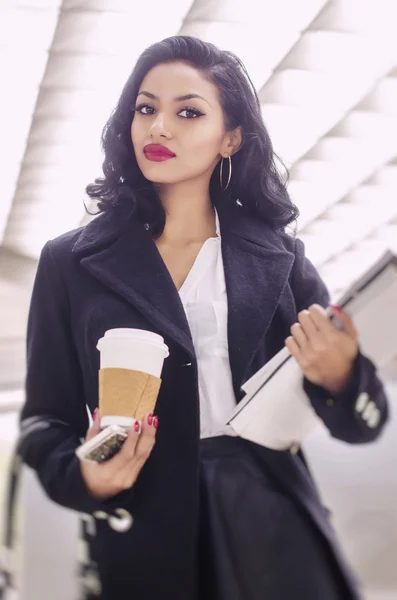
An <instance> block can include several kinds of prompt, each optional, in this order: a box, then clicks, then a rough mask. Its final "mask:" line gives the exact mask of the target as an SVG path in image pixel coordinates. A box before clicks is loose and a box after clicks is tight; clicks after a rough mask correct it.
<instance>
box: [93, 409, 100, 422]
mask: <svg viewBox="0 0 397 600" xmlns="http://www.w3.org/2000/svg"><path fill="white" fill-rule="evenodd" d="M98 414H99V408H96V409H95V410H94V414H93V416H92V418H93V420H94V421H96V420H97V418H98Z"/></svg>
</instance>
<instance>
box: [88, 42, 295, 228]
mask: <svg viewBox="0 0 397 600" xmlns="http://www.w3.org/2000/svg"><path fill="white" fill-rule="evenodd" d="M174 61H185V62H187V63H188V64H190V65H192V66H193V67H195V68H196V69H199V70H200V72H201V73H203V75H204V76H205V77H206V78H207V79H208V80H209V81H211V82H212V83H213V84H214V85H215V86H216V87H217V88H218V93H219V98H220V103H221V105H222V108H223V113H224V119H225V128H226V130H227V131H232V130H233V129H235V128H236V127H238V126H240V127H241V129H242V133H243V143H242V146H241V148H240V150H239V151H238V152H237V153H236V154H235V155H234V156H233V176H232V180H231V183H230V185H229V188H228V189H227V191H226V192H224V191H223V190H222V188H221V186H220V182H219V165H218V166H217V167H216V168H215V169H214V173H213V174H212V177H211V181H210V196H211V201H212V202H213V203H214V204H216V201H217V198H219V196H220V195H226V196H228V197H229V199H230V201H231V202H233V201H235V202H237V203H239V204H240V205H242V206H243V207H245V208H246V209H247V210H248V211H249V212H250V213H252V214H253V215H255V216H256V217H258V218H260V219H262V220H263V221H266V222H267V223H269V224H270V225H271V226H272V227H274V228H276V229H279V228H281V229H284V228H285V227H286V226H287V225H288V224H290V223H291V222H293V221H295V220H296V219H297V217H298V215H299V210H298V208H297V207H296V206H295V205H294V204H293V203H292V201H291V200H290V198H289V195H288V192H287V189H286V179H285V180H283V178H282V177H281V175H280V173H279V171H278V169H277V166H276V159H278V157H277V156H276V155H275V153H274V151H273V147H272V143H271V140H270V138H269V134H268V132H267V130H266V127H265V125H264V122H263V119H262V114H261V107H260V102H259V99H258V96H257V94H256V91H255V88H254V86H253V84H252V81H251V79H250V77H249V75H248V73H247V71H246V69H245V67H244V65H243V63H242V62H241V60H240V59H239V58H238V57H237V56H235V55H234V54H233V53H232V52H228V51H222V50H219V49H218V48H217V47H216V46H214V45H213V44H210V43H208V42H204V41H202V40H200V39H197V38H195V37H190V36H174V37H170V38H167V39H165V40H163V41H161V42H158V43H156V44H153V45H152V46H150V47H149V48H147V49H146V50H145V51H144V52H143V53H142V54H141V56H140V57H139V59H138V62H137V63H136V65H135V68H134V70H133V71H132V73H131V75H130V76H129V78H128V80H127V82H126V84H125V86H124V88H123V90H122V93H121V96H120V99H119V101H118V103H117V106H116V108H115V109H114V111H113V112H112V114H111V116H110V118H109V120H108V122H107V123H106V125H105V127H104V129H103V132H102V138H101V143H102V149H103V151H104V155H105V158H104V162H103V165H102V169H103V174H104V177H101V178H98V179H95V182H94V183H90V184H89V185H88V186H87V187H86V193H87V194H88V196H89V197H90V198H91V199H92V200H94V201H95V202H96V205H97V207H98V213H96V214H99V213H102V212H103V213H105V212H110V211H117V210H121V211H123V214H125V213H128V215H132V214H133V213H135V216H137V217H138V218H139V219H142V221H143V222H147V223H149V225H150V228H151V230H152V232H153V234H154V235H155V236H156V237H158V236H159V235H161V233H162V231H163V228H164V224H165V211H164V208H163V206H162V204H161V202H160V199H159V197H158V194H157V193H156V190H155V188H154V185H153V183H152V182H150V181H149V180H148V179H146V178H145V177H144V175H143V174H142V171H141V170H140V168H139V167H138V164H137V161H136V158H135V153H134V149H133V146H132V141H131V123H132V120H133V118H134V108H135V102H136V98H137V95H138V92H139V88H140V85H141V83H142V81H143V79H144V77H145V76H146V74H147V73H148V72H149V71H150V69H152V68H153V67H155V66H156V65H158V64H161V63H167V62H174ZM278 160H280V159H278ZM280 163H281V161H280Z"/></svg>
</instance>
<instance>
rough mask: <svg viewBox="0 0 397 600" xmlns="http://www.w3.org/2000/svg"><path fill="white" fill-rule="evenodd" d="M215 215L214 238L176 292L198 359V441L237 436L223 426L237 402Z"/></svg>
mask: <svg viewBox="0 0 397 600" xmlns="http://www.w3.org/2000/svg"><path fill="white" fill-rule="evenodd" d="M215 214H216V233H217V237H214V238H209V239H208V240H206V242H205V243H204V244H203V246H202V248H201V250H200V252H199V254H198V255H197V258H196V260H195V262H194V265H193V267H192V268H191V270H190V272H189V274H188V276H187V278H186V280H185V281H184V283H183V285H182V287H181V289H180V290H179V295H180V298H181V301H182V304H183V307H184V309H185V313H186V316H187V320H188V322H189V326H190V331H191V334H192V339H193V344H194V348H195V351H196V356H197V367H198V385H199V396H200V437H201V438H207V437H215V436H219V435H231V436H235V435H236V433H235V432H234V431H233V429H232V428H231V427H230V426H227V425H225V423H226V421H227V420H228V418H229V417H230V415H231V413H232V411H233V409H234V408H235V406H236V400H235V396H234V391H233V383H232V374H231V370H230V364H229V346H228V338H227V313H228V308H227V294H226V284H225V274H224V270H223V260H222V251H221V235H220V227H219V218H218V214H217V213H216V211H215Z"/></svg>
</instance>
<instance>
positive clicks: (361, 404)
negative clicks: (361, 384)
mask: <svg viewBox="0 0 397 600" xmlns="http://www.w3.org/2000/svg"><path fill="white" fill-rule="evenodd" d="M368 400H369V395H368V394H367V392H362V394H360V395H359V396H358V398H357V402H356V411H357V412H359V413H362V412H363V410H364V408H365V407H366V406H367V404H368Z"/></svg>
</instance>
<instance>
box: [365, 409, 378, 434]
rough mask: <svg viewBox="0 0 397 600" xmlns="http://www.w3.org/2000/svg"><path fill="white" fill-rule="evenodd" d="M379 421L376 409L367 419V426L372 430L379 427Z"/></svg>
mask: <svg viewBox="0 0 397 600" xmlns="http://www.w3.org/2000/svg"><path fill="white" fill-rule="evenodd" d="M379 421H380V410H379V409H378V408H375V409H374V411H373V412H372V415H370V416H369V418H368V419H367V425H368V427H371V429H374V428H375V427H377V426H378V425H379Z"/></svg>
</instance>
